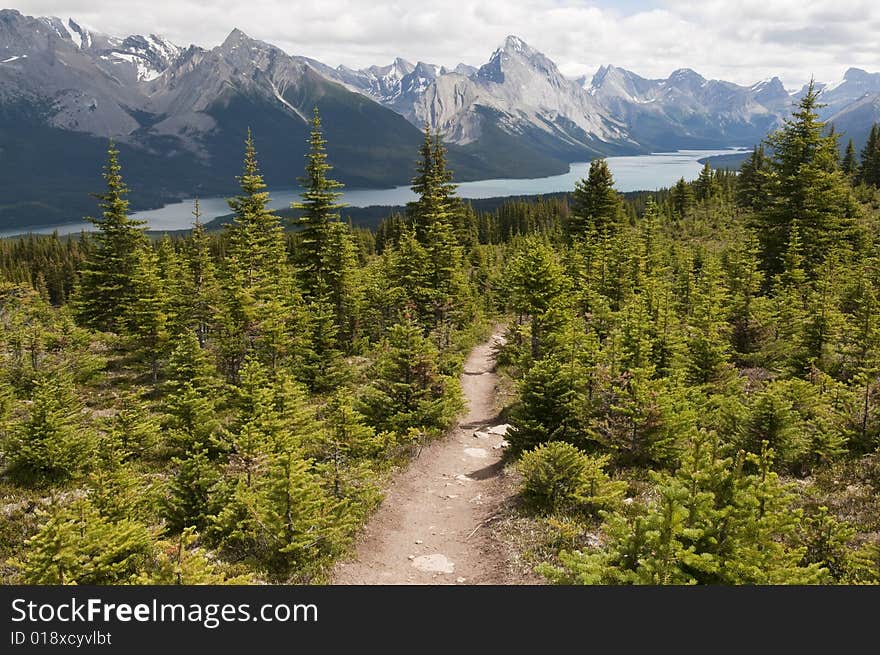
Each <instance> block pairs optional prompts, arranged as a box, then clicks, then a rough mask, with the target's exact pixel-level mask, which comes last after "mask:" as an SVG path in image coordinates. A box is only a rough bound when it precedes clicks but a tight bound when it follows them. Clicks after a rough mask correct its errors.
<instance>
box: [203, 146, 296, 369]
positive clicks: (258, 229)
mask: <svg viewBox="0 0 880 655" xmlns="http://www.w3.org/2000/svg"><path fill="white" fill-rule="evenodd" d="M238 179H239V182H240V184H241V190H242V193H241V194H240V195H239V196H237V197H235V198H233V199H231V200H230V201H229V206H230V208H231V209H232V210H233V212H234V218H233V221H232V223H231V225H230V227H229V228H228V230H227V233H228V237H229V243H228V246H227V249H226V259H225V266H224V271H223V281H222V286H223V289H222V296H223V303H222V306H221V307H219V308H218V315H217V321H218V325H219V327H220V351H221V357H222V360H223V369H224V373H225V374H226V375H227V377H228V378H229V379H230V380H235V379H236V378H237V376H238V372H239V368H240V367H241V365H242V363H243V362H244V359H245V358H246V357H247V356H248V355H249V354H254V355H255V356H257V357H258V358H259V359H260V361H262V362H265V363H266V364H267V365H269V366H270V367H273V368H274V367H276V366H278V365H279V364H280V363H281V362H282V361H283V360H285V359H288V358H290V357H291V356H292V355H294V354H295V352H296V348H295V340H296V339H297V338H300V339H301V338H302V336H303V334H304V332H305V329H304V328H305V316H304V315H303V311H302V307H301V304H302V301H301V298H300V296H299V292H298V289H297V288H296V285H295V282H294V280H293V277H292V272H291V270H290V266H289V265H288V262H287V247H286V243H285V238H284V228H283V227H282V225H281V221H280V219H279V218H278V216H276V215H275V214H274V213H272V211H271V210H270V209H269V208H268V202H269V194H268V193H267V192H266V191H265V189H266V183H265V182H264V181H263V176H262V175H261V174H260V170H259V166H258V164H257V155H256V149H255V147H254V142H253V138H252V137H251V134H250V131H248V136H247V140H246V142H245V159H244V171H243V173H242V175H241V176H240V177H239V178H238Z"/></svg>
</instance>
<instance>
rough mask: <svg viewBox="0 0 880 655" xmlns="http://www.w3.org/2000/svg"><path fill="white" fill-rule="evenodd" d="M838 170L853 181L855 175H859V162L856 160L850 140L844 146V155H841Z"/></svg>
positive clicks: (853, 145)
mask: <svg viewBox="0 0 880 655" xmlns="http://www.w3.org/2000/svg"><path fill="white" fill-rule="evenodd" d="M840 168H841V170H842V171H843V174H844V175H846V176H847V177H848V178H850V179H851V180H855V177H856V175H858V173H859V161H858V159H857V158H856V146H855V144H854V143H853V140H852V139H850V140H849V142H848V143H847V144H846V153H845V154H844V155H843V162H841V165H840Z"/></svg>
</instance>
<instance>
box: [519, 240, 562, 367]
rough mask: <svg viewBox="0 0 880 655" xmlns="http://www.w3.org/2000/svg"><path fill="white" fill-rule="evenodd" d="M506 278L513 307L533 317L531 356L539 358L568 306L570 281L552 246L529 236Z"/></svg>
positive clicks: (522, 314)
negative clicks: (567, 297) (566, 301)
mask: <svg viewBox="0 0 880 655" xmlns="http://www.w3.org/2000/svg"><path fill="white" fill-rule="evenodd" d="M505 278H506V285H507V289H508V294H509V297H510V304H511V308H512V309H513V310H514V311H516V312H518V313H519V314H520V315H521V316H527V317H529V318H530V320H531V348H530V353H531V357H532V359H540V358H541V356H542V354H543V346H544V345H545V342H546V340H547V338H548V336H549V334H548V333H550V332H552V331H553V330H555V329H557V328H558V327H559V325H560V319H561V316H560V310H561V309H563V308H564V305H565V298H566V294H567V291H568V283H567V282H568V281H567V280H566V278H565V276H564V275H563V270H562V267H561V266H560V264H559V262H558V260H557V259H556V256H555V253H554V252H553V250H552V249H551V248H550V247H549V246H547V245H546V244H544V243H542V242H541V241H539V240H538V239H529V240H527V241H526V242H525V243H523V244H522V246H521V248H520V249H519V250H518V251H517V252H516V253H515V254H514V256H513V257H511V259H510V262H509V264H508V267H507V274H506V275H505Z"/></svg>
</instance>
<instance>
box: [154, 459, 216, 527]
mask: <svg viewBox="0 0 880 655" xmlns="http://www.w3.org/2000/svg"><path fill="white" fill-rule="evenodd" d="M171 464H172V466H174V467H175V468H176V471H175V473H174V477H173V478H172V480H171V483H170V484H169V488H168V497H167V498H166V500H165V502H164V506H163V515H164V517H165V520H166V522H167V525H168V530H169V531H171V532H173V533H177V532H180V531H182V530H184V529H185V528H187V527H194V528H196V529H198V530H203V529H204V528H205V527H206V526H207V524H208V518H209V516H210V514H211V511H210V510H211V506H212V501H213V500H214V496H213V492H214V487H215V485H216V484H217V481H218V480H219V478H220V473H219V471H218V470H217V466H216V464H215V463H214V462H212V461H211V459H210V457H209V455H208V451H207V449H206V448H205V447H204V446H203V445H202V444H199V443H196V444H194V445H193V446H192V449H191V450H189V451H187V452H186V453H185V454H184V456H183V457H180V458H177V457H175V458H174V459H172V460H171Z"/></svg>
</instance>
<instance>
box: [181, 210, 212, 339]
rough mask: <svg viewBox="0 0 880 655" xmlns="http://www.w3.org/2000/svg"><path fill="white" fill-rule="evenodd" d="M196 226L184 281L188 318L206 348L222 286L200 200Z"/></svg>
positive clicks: (191, 234) (190, 237)
mask: <svg viewBox="0 0 880 655" xmlns="http://www.w3.org/2000/svg"><path fill="white" fill-rule="evenodd" d="M193 217H194V219H195V220H194V222H193V228H192V231H191V232H190V236H189V239H188V241H187V248H186V251H185V252H186V268H187V271H186V279H185V282H184V290H185V300H186V301H187V308H188V313H187V319H188V322H189V324H190V327H191V328H192V329H193V330H194V331H195V334H196V337H197V339H198V341H199V345H200V346H201V347H202V348H205V347H206V346H207V344H208V336H209V335H210V333H211V330H212V327H213V323H214V315H215V314H216V312H217V303H218V300H219V298H218V287H217V278H216V270H215V268H216V267H215V265H214V260H213V258H212V256H211V243H210V239H209V237H208V233H207V232H206V231H205V226H204V225H203V224H202V221H201V217H202V214H201V210H200V209H199V201H198V200H196V201H195V203H194V207H193Z"/></svg>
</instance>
